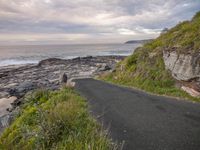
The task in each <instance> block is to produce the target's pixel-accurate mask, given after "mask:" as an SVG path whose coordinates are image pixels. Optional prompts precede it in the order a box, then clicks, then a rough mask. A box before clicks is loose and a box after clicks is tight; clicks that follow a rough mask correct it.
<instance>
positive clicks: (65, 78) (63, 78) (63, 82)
mask: <svg viewBox="0 0 200 150" xmlns="http://www.w3.org/2000/svg"><path fill="white" fill-rule="evenodd" d="M67 79H68V77H67V74H65V73H63V74H62V75H61V77H60V83H61V84H65V83H67Z"/></svg>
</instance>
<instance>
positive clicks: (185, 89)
mask: <svg viewBox="0 0 200 150" xmlns="http://www.w3.org/2000/svg"><path fill="white" fill-rule="evenodd" d="M181 89H182V90H183V91H185V92H187V93H188V94H190V95H191V96H193V97H200V92H198V91H195V90H194V89H192V88H190V87H186V86H182V87H181Z"/></svg>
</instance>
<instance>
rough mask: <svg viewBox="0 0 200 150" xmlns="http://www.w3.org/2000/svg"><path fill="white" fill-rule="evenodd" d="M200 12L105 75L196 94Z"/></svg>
mask: <svg viewBox="0 0 200 150" xmlns="http://www.w3.org/2000/svg"><path fill="white" fill-rule="evenodd" d="M199 68H200V12H198V13H197V14H196V15H195V16H194V17H193V18H192V20H191V21H184V22H182V23H180V24H178V25H177V26H175V27H174V28H172V29H170V30H169V31H168V32H166V33H163V34H161V35H160V36H159V37H158V38H157V39H155V40H153V41H152V42H150V43H147V44H145V45H144V46H143V47H139V48H137V49H136V50H135V52H134V54H133V55H131V56H129V57H127V59H125V60H124V61H122V62H120V63H119V64H118V66H117V68H116V70H115V71H114V72H113V73H111V74H109V75H106V77H104V79H106V80H109V81H112V82H115V83H119V84H123V85H128V86H134V87H137V88H140V89H143V90H146V91H149V92H154V93H158V94H164V95H171V96H177V97H187V98H191V99H195V100H198V98H193V97H191V96H189V95H188V94H187V93H185V92H184V91H183V90H180V88H182V89H184V90H185V91H187V92H188V93H190V94H191V95H193V96H199V95H198V93H199V92H200V69H199Z"/></svg>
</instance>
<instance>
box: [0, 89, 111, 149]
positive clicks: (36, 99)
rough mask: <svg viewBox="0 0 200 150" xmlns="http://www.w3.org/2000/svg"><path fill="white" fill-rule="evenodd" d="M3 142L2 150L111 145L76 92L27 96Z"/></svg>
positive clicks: (41, 92)
mask: <svg viewBox="0 0 200 150" xmlns="http://www.w3.org/2000/svg"><path fill="white" fill-rule="evenodd" d="M24 102H25V103H24V104H23V105H22V109H21V110H20V113H19V114H18V116H17V117H16V119H15V121H14V122H13V123H12V125H11V126H10V127H9V128H7V129H6V130H5V131H4V133H3V134H2V136H1V138H0V149H2V150H32V149H33V150H34V149H35V150H39V149H44V150H46V149H55V150H56V149H57V150H61V149H62V150H64V149H66V150H107V149H114V146H113V144H111V141H110V140H108V137H107V135H106V133H105V132H103V130H102V129H101V128H100V126H99V125H98V124H97V122H96V121H95V120H94V119H93V118H91V116H90V115H89V113H88V110H87V105H86V102H85V101H84V100H83V99H82V98H81V97H80V96H79V95H77V94H76V93H75V92H74V91H73V90H72V89H70V88H66V89H63V90H61V91H56V92H50V91H45V90H40V91H37V92H35V93H34V94H31V95H29V96H27V97H26V98H25V100H24Z"/></svg>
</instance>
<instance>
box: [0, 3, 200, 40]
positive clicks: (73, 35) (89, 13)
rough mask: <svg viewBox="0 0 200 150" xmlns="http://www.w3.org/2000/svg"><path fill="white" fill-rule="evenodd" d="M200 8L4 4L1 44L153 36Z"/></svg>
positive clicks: (190, 5) (0, 14) (180, 5)
mask: <svg viewBox="0 0 200 150" xmlns="http://www.w3.org/2000/svg"><path fill="white" fill-rule="evenodd" d="M199 10H200V0H0V44H5V43H7V44H8V43H9V44H16V43H23V44H24V43H26V44H27V43H31V44H34V43H37V44H40V43H41V44H49V43H50V44H55V43H63V44H68V43H105V42H106V43H118V42H120V43H121V42H124V41H127V40H133V39H148V38H154V37H156V36H158V35H159V33H160V31H161V30H162V29H163V28H164V27H168V28H169V27H172V26H174V25H175V24H177V23H178V22H180V21H183V20H188V19H191V17H192V16H193V15H194V14H195V13H196V12H197V11H199Z"/></svg>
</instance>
